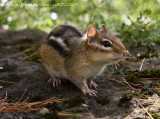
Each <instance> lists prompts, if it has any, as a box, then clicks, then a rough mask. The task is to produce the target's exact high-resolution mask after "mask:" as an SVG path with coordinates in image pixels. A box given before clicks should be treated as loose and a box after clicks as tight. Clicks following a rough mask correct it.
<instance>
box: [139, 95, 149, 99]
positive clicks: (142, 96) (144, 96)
mask: <svg viewBox="0 0 160 119" xmlns="http://www.w3.org/2000/svg"><path fill="white" fill-rule="evenodd" d="M139 98H141V99H148V95H145V94H140V95H139Z"/></svg>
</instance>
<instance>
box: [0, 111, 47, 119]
mask: <svg viewBox="0 0 160 119" xmlns="http://www.w3.org/2000/svg"><path fill="white" fill-rule="evenodd" d="M0 119H44V118H43V117H41V116H39V115H35V114H32V113H28V112H17V111H13V112H7V113H3V114H2V115H0Z"/></svg>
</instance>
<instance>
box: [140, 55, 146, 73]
mask: <svg viewBox="0 0 160 119" xmlns="http://www.w3.org/2000/svg"><path fill="white" fill-rule="evenodd" d="M144 61H145V58H144V59H143V60H142V64H141V66H140V68H139V70H140V71H141V70H142V67H143V63H144Z"/></svg>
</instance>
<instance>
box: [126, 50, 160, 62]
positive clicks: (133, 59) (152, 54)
mask: <svg viewBox="0 0 160 119" xmlns="http://www.w3.org/2000/svg"><path fill="white" fill-rule="evenodd" d="M152 57H156V58H159V57H160V53H159V52H156V51H150V50H148V52H146V53H141V54H140V55H139V56H136V57H126V58H125V60H127V61H130V62H137V61H140V60H142V59H144V58H152Z"/></svg>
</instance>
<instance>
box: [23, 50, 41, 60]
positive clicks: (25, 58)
mask: <svg viewBox="0 0 160 119" xmlns="http://www.w3.org/2000/svg"><path fill="white" fill-rule="evenodd" d="M37 53H39V50H37V51H35V52H34V53H32V54H30V55H29V56H26V57H24V58H22V59H21V61H24V60H27V59H28V58H30V57H32V56H34V55H36V54H37Z"/></svg>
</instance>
